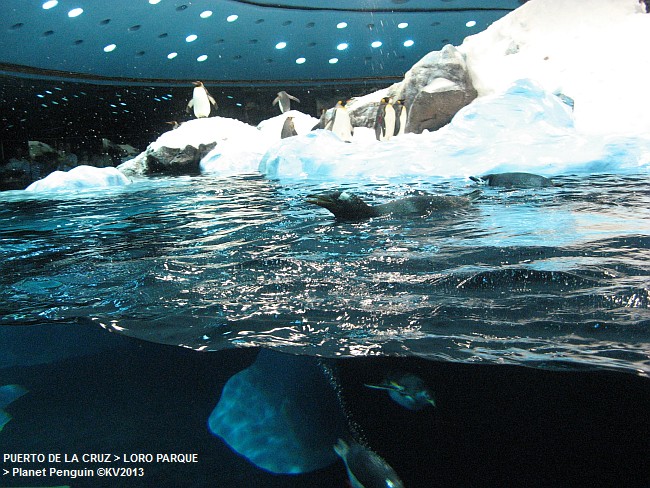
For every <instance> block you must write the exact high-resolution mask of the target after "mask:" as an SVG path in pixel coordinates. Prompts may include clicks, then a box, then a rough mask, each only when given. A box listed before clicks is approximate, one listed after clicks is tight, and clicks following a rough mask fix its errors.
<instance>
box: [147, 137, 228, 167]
mask: <svg viewBox="0 0 650 488" xmlns="http://www.w3.org/2000/svg"><path fill="white" fill-rule="evenodd" d="M216 145H217V143H216V142H211V143H210V144H200V145H199V147H198V148H196V147H194V146H185V147H184V148H183V149H179V148H171V147H165V146H163V147H160V148H158V149H156V150H155V151H151V150H147V152H146V159H145V169H144V173H145V174H165V175H196V174H199V173H200V172H201V171H200V168H199V162H200V161H201V159H203V157H204V156H205V155H206V154H208V153H209V152H210V151H212V149H214V147H215V146H216Z"/></svg>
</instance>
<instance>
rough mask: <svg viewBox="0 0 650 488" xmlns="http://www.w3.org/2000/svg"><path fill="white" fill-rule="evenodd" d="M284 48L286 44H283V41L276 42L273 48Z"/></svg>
mask: <svg viewBox="0 0 650 488" xmlns="http://www.w3.org/2000/svg"><path fill="white" fill-rule="evenodd" d="M285 47H287V43H286V42H284V41H283V42H278V43H277V44H276V45H275V48H276V49H284V48H285Z"/></svg>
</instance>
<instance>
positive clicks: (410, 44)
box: [404, 39, 415, 47]
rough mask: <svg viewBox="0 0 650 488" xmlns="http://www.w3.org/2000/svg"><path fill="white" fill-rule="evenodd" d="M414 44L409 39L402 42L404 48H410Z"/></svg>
mask: <svg viewBox="0 0 650 488" xmlns="http://www.w3.org/2000/svg"><path fill="white" fill-rule="evenodd" d="M413 44H415V42H413V41H412V40H411V39H409V40H408V41H404V47H411V46H412V45H413Z"/></svg>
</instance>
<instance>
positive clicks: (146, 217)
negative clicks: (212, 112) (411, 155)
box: [0, 175, 650, 375]
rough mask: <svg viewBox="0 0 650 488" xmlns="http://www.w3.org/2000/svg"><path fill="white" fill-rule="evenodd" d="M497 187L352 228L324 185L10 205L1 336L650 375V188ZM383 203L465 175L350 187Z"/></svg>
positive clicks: (5, 210) (209, 184)
mask: <svg viewBox="0 0 650 488" xmlns="http://www.w3.org/2000/svg"><path fill="white" fill-rule="evenodd" d="M557 181H558V182H560V183H562V184H563V185H564V186H562V187H559V188H544V189H528V190H514V191H512V190H511V191H507V190H504V189H496V188H485V189H483V190H482V195H481V198H480V199H479V200H478V201H476V202H475V204H474V205H473V206H472V207H471V208H470V209H467V210H463V211H459V212H455V213H447V214H444V215H430V216H425V217H415V218H407V219H404V218H380V219H373V220H369V221H365V222H358V223H345V222H337V221H335V220H334V219H333V217H332V216H331V215H330V214H329V213H328V212H327V211H325V210H323V209H321V208H318V207H315V206H313V205H309V204H307V203H306V202H305V200H304V198H305V196H306V195H308V194H309V193H314V192H318V191H326V190H329V189H331V185H329V184H328V183H326V182H322V181H321V182H318V183H313V182H311V183H310V182H304V181H302V182H294V183H292V184H282V185H280V184H279V183H276V182H274V181H272V180H267V179H263V178H260V177H257V176H250V177H236V178H235V177H234V178H211V177H207V176H206V177H195V178H177V179H151V180H144V181H140V182H136V183H134V184H132V185H129V186H127V187H125V188H123V189H112V190H104V191H103V192H102V193H92V192H89V193H83V192H81V193H59V194H56V195H54V196H52V195H51V196H50V197H47V196H45V197H38V198H34V197H33V196H31V197H30V196H26V195H25V194H23V193H21V192H6V193H5V194H4V195H3V196H2V198H3V200H4V204H3V206H2V208H1V209H0V218H1V219H2V221H3V223H4V225H3V228H2V229H0V233H1V235H2V242H3V246H2V251H1V258H2V259H1V262H2V268H3V272H2V276H1V278H0V280H1V281H0V286H1V288H0V303H1V304H2V309H3V318H2V324H3V325H11V326H13V325H27V324H48V323H59V322H68V321H73V320H74V321H82V322H92V323H93V324H96V326H97V327H100V326H101V327H104V328H106V329H109V330H112V331H115V332H118V333H121V334H125V335H129V336H132V337H137V338H141V339H145V340H148V341H152V342H158V343H164V344H171V345H180V346H184V347H189V348H192V349H197V350H202V351H216V350H222V349H226V348H232V347H238V346H264V347H270V348H274V349H277V350H282V351H286V352H292V353H297V354H298V353H299V354H308V355H318V356H325V357H346V356H358V355H369V354H399V355H416V356H419V357H426V358H430V359H442V360H449V361H458V362H467V363H510V364H518V365H533V366H540V367H544V368H565V367H571V366H575V367H580V368H587V369H594V368H614V369H622V370H625V371H629V372H634V373H638V374H642V375H646V374H647V373H648V371H650V359H649V356H648V350H649V349H650V348H649V347H648V338H649V337H650V336H649V334H648V319H649V317H650V315H649V312H648V308H649V306H650V305H649V303H650V302H649V297H648V283H649V282H648V275H649V271H648V270H650V263H649V260H650V252H649V247H650V237H649V236H650V226H649V225H648V220H647V217H648V213H647V209H648V206H649V204H650V193H649V192H648V190H647V177H644V176H639V177H635V176H607V175H604V176H603V175H597V176H592V177H570V176H568V177H562V178H558V179H557ZM347 187H348V189H350V190H354V191H355V192H357V193H359V194H361V195H362V196H364V197H365V198H366V199H368V200H369V201H372V202H382V201H387V200H390V199H394V198H399V197H400V196H403V195H405V194H408V193H409V192H413V191H416V190H418V191H419V190H425V191H429V192H433V193H444V194H457V195H458V194H466V193H469V192H470V191H472V190H474V189H475V188H474V187H473V186H471V185H470V184H468V183H467V181H465V180H461V179H452V180H443V179H429V180H420V181H416V182H409V183H408V184H407V183H399V182H397V183H393V184H392V185H391V186H383V185H379V184H377V185H373V184H365V185H357V186H354V185H347Z"/></svg>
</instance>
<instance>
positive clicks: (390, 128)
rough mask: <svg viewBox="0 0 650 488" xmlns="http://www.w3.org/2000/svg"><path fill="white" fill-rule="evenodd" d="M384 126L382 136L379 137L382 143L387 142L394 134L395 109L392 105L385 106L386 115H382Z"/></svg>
mask: <svg viewBox="0 0 650 488" xmlns="http://www.w3.org/2000/svg"><path fill="white" fill-rule="evenodd" d="M384 126H385V127H386V130H385V132H384V135H383V136H382V137H381V140H382V141H387V140H388V139H390V138H391V137H392V136H393V133H394V132H395V109H394V108H393V106H392V105H390V104H389V105H386V113H385V115H384Z"/></svg>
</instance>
